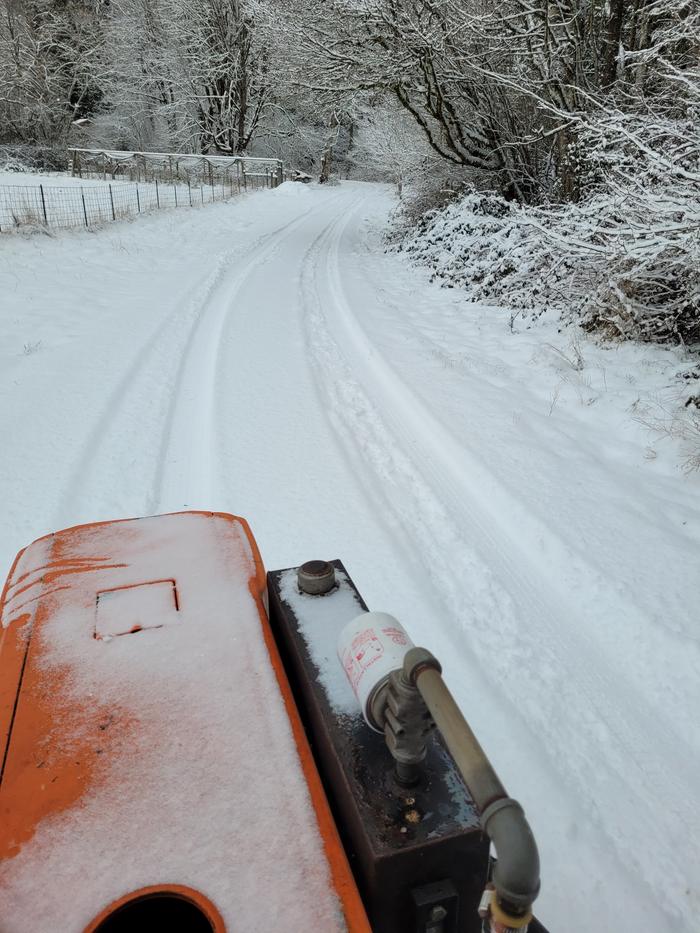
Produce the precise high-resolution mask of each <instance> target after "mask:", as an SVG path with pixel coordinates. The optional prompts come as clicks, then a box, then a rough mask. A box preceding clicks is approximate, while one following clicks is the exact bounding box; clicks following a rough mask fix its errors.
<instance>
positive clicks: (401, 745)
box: [380, 670, 435, 786]
mask: <svg viewBox="0 0 700 933" xmlns="http://www.w3.org/2000/svg"><path fill="white" fill-rule="evenodd" d="M382 700H383V703H384V708H383V710H382V711H381V713H380V715H381V719H380V722H381V721H383V722H384V738H385V740H386V744H387V748H388V749H389V751H390V752H391V754H392V756H393V758H394V761H395V762H396V778H397V780H398V781H399V783H401V784H404V785H406V786H411V785H412V784H415V783H416V782H417V781H418V780H419V778H420V766H421V764H422V763H423V761H424V760H425V756H426V741H427V738H428V736H429V735H430V733H431V731H432V730H433V728H434V727H435V723H434V722H433V720H432V717H431V715H430V713H429V712H428V707H427V706H426V705H425V703H424V702H423V698H422V697H421V695H420V693H419V692H418V690H417V689H416V687H415V686H414V685H413V684H412V683H411V682H410V681H409V680H408V679H407V678H406V675H405V674H404V672H403V671H401V670H397V671H392V673H391V674H390V675H389V680H388V681H387V684H386V689H385V690H384V691H382Z"/></svg>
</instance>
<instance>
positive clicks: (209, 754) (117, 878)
mask: <svg viewBox="0 0 700 933" xmlns="http://www.w3.org/2000/svg"><path fill="white" fill-rule="evenodd" d="M59 541H60V536H57V537H56V538H54V539H51V538H48V539H44V540H43V541H41V542H39V544H38V547H37V549H36V550H34V549H33V548H29V549H27V551H26V552H25V553H24V555H23V557H22V559H21V560H20V562H19V564H18V565H17V567H16V569H15V574H14V576H13V581H19V585H18V586H16V587H11V588H10V590H9V599H8V606H7V611H8V614H9V615H10V616H11V617H12V618H13V619H14V620H15V621H19V620H20V619H22V620H23V621H26V618H27V614H26V612H22V611H21V612H19V613H14V612H13V603H17V605H18V606H19V605H20V604H21V601H22V599H23V596H24V598H25V599H26V597H27V596H29V597H31V596H36V597H41V598H40V599H36V600H35V601H34V605H37V604H38V603H40V602H43V603H44V605H45V606H46V605H48V606H49V618H48V620H46V621H42V622H41V623H39V622H38V621H36V622H35V627H34V633H33V636H32V639H39V640H40V643H41V647H42V651H41V652H37V651H35V650H34V647H33V646H34V641H32V648H31V649H30V660H29V661H28V664H27V668H28V669H29V667H30V665H32V664H34V663H35V662H34V661H33V660H32V658H37V657H38V658H40V659H41V660H40V661H39V663H40V665H41V667H40V668H39V669H38V673H39V676H40V677H45V678H46V682H47V683H53V682H54V681H53V680H52V677H53V676H54V675H55V674H57V673H58V672H60V674H61V679H60V683H61V684H62V685H63V689H62V692H61V693H60V694H59V695H56V696H55V697H54V698H53V702H55V707H56V722H57V724H58V728H59V730H60V728H61V726H62V724H63V722H64V720H63V719H62V718H61V717H62V716H63V714H64V711H65V712H66V713H73V714H74V711H75V710H76V709H83V708H85V709H87V710H90V709H93V708H94V707H95V706H99V707H100V709H101V710H102V711H104V713H105V718H104V724H103V725H104V729H103V726H102V725H101V726H100V730H102V731H100V732H99V733H98V734H97V738H95V736H93V737H92V743H93V745H94V744H95V742H96V741H98V740H99V742H102V743H104V748H105V753H104V754H102V755H100V756H99V758H98V759H96V760H97V761H98V764H97V765H96V768H95V769H94V770H93V773H92V775H91V780H90V782H89V785H88V787H87V789H86V791H85V792H84V793H83V795H82V797H81V798H80V800H79V801H78V802H77V804H76V805H74V806H73V807H71V808H70V809H68V810H64V811H63V812H60V813H57V814H55V815H53V816H50V817H47V818H45V819H43V820H42V821H40V822H39V823H38V825H37V826H36V828H35V832H34V834H33V836H32V837H31V838H29V839H28V840H27V841H26V842H25V843H24V844H23V845H21V846H20V847H19V851H18V852H17V854H16V855H15V856H14V857H13V858H8V859H7V860H6V862H5V865H4V868H3V885H2V892H1V893H0V908H1V913H2V930H3V933H18V931H23V933H24V931H27V930H36V931H43V930H49V929H53V928H55V923H56V920H57V918H59V917H62V918H63V919H64V921H65V922H63V921H62V922H61V924H60V926H61V928H62V929H65V930H71V931H72V930H79V929H83V928H84V926H85V925H86V924H87V923H88V922H89V921H90V920H91V919H92V918H93V917H94V916H95V915H96V914H97V913H98V912H99V910H100V909H102V908H103V907H104V906H105V905H106V904H108V903H110V902H111V901H112V900H114V899H116V898H118V897H120V896H122V895H124V894H126V893H128V892H129V891H132V890H135V889H138V888H141V887H143V886H146V885H154V884H166V883H167V884H173V883H175V884H186V885H188V886H190V887H194V888H195V889H198V890H200V891H201V892H202V893H203V894H205V895H206V896H207V897H209V898H210V899H211V900H212V901H213V902H214V903H215V904H216V905H217V906H218V907H219V909H220V911H221V913H222V915H223V917H224V920H225V921H226V922H227V924H230V929H232V930H246V931H254V930H261V931H262V930H285V931H300V933H301V931H306V930H309V929H313V930H323V931H326V930H328V931H333V930H342V929H344V928H345V927H344V921H343V920H342V919H341V918H340V911H339V909H338V903H337V899H336V896H335V894H334V892H333V888H332V885H331V883H330V878H329V870H328V866H327V862H326V858H325V855H324V851H323V846H322V842H321V838H320V835H319V832H318V828H317V823H316V817H315V814H314V811H313V808H312V806H311V803H310V799H309V796H308V791H307V787H306V784H305V780H304V777H303V774H302V771H301V767H300V764H299V761H298V754H297V749H296V745H295V742H294V739H293V736H292V734H291V730H290V725H289V721H288V718H287V715H286V712H285V709H284V706H283V701H282V698H281V696H280V693H279V689H278V686H277V681H276V677H275V673H274V670H273V669H272V667H271V665H270V660H269V657H268V652H267V648H266V645H265V643H264V640H263V634H262V628H261V622H260V617H259V614H258V607H257V606H256V603H255V600H254V599H253V597H252V595H251V592H250V589H249V578H250V576H251V572H252V570H254V565H253V560H252V553H251V549H250V544H249V542H248V539H247V537H246V535H245V532H244V529H243V526H242V525H240V524H236V523H233V522H231V521H228V520H224V519H221V518H213V517H211V516H209V515H202V514H199V513H191V514H187V515H170V516H160V517H157V518H152V519H141V520H137V521H128V522H119V523H116V524H113V525H103V526H99V527H98V529H97V530H95V528H92V529H91V528H89V527H88V528H85V529H78V530H77V531H74V532H71V536H70V537H69V538H66V539H63V543H62V544H59ZM66 541H68V542H69V544H68V546H67V545H66ZM86 555H87V556H91V555H92V556H91V559H90V560H88V561H84V562H83V564H80V563H76V561H79V560H80V559H82V558H85V557H86ZM96 558H101V559H96ZM47 565H50V567H51V572H52V573H54V574H56V573H58V576H57V577H54V578H53V582H50V583H49V584H48V587H54V586H55V585H56V584H58V585H61V583H66V582H67V580H68V579H69V578H70V580H71V586H70V588H66V589H63V590H62V591H60V592H59V591H58V590H54V592H53V593H47V592H46V591H47V583H46V582H45V580H46V577H47V572H46V566H47ZM76 568H78V569H77V571H76ZM61 573H63V577H62V578H61ZM68 574H69V576H68ZM171 580H174V581H176V584H177V602H176V603H175V602H174V600H173V587H172V584H171V582H170V581H171ZM162 581H167V582H166V583H163V582H162ZM150 582H154V583H156V586H155V587H152V588H151V589H150V590H149V587H148V586H144V585H145V584H148V583H150ZM26 586H29V587H30V590H26V589H25V590H24V594H22V593H20V592H19V591H20V590H22V589H23V588H24V587H26ZM120 588H123V589H120ZM42 590H43V591H44V595H43V596H42ZM139 590H141V591H142V592H144V591H145V592H147V593H148V594H149V597H150V598H149V601H148V606H147V608H148V612H149V627H146V625H144V626H143V629H142V630H141V631H136V632H134V633H127V634H119V633H118V632H117V631H112V637H110V638H104V637H102V638H100V637H96V635H97V633H96V632H95V618H96V606H98V605H100V604H102V603H103V602H104V600H103V599H99V600H97V599H96V597H97V594H98V593H101V592H104V591H109V592H110V593H111V594H112V596H111V600H112V601H113V602H112V605H113V607H115V608H116V605H117V601H118V600H119V599H121V600H123V601H124V606H125V607H126V609H128V613H127V614H128V615H129V619H128V620H127V621H129V622H131V621H133V618H134V611H135V607H136V596H135V594H136V593H137V592H138V591H139ZM13 593H17V594H19V595H15V596H13ZM118 594H121V596H119V595H118ZM124 594H126V595H124ZM165 597H167V598H165ZM108 602H109V600H108ZM110 611H111V610H110ZM175 615H176V616H177V617H178V618H177V622H176V623H175V622H174V621H173V618H174V616H175ZM103 621H104V620H103ZM115 621H116V620H115V619H113V618H112V617H111V616H110V617H108V618H107V623H108V627H109V626H111V628H112V629H114V625H113V623H114V622H115ZM143 621H144V620H143V619H142V620H141V622H143ZM35 670H36V668H35ZM76 718H77V720H78V727H77V730H75V731H76V732H77V733H78V734H75V735H71V740H73V739H74V740H75V741H76V742H82V741H84V739H85V738H86V736H85V735H80V734H79V733H80V721H81V720H80V717H79V716H78V717H76ZM87 722H88V725H86V726H85V727H84V729H88V728H90V725H89V723H90V719H89V716H88V717H87ZM110 730H114V734H115V735H116V734H119V736H123V737H124V740H121V739H120V740H119V741H114V740H111V739H110V736H109V733H110ZM50 753H51V752H50V750H49V754H50ZM66 892H70V895H69V897H67V896H66Z"/></svg>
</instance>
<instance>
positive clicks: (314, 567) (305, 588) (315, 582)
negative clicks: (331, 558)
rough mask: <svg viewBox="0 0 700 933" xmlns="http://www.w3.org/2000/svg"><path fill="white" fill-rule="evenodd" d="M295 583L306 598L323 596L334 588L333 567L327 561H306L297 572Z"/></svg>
mask: <svg viewBox="0 0 700 933" xmlns="http://www.w3.org/2000/svg"><path fill="white" fill-rule="evenodd" d="M297 583H298V584H299V589H300V590H301V592H302V593H306V594H307V595H308V596H324V595H325V594H326V593H330V591H331V590H332V589H334V588H335V586H336V580H335V567H334V566H333V564H329V563H328V561H327V560H308V561H307V562H306V563H305V564H302V565H301V567H300V568H299V569H298V570H297Z"/></svg>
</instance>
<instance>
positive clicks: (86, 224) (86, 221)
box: [80, 188, 90, 227]
mask: <svg viewBox="0 0 700 933" xmlns="http://www.w3.org/2000/svg"><path fill="white" fill-rule="evenodd" d="M80 197H81V198H82V199H83V217H84V218H85V226H86V227H89V226H90V225H89V224H88V219H87V207H85V192H84V191H83V189H82V188H81V189H80Z"/></svg>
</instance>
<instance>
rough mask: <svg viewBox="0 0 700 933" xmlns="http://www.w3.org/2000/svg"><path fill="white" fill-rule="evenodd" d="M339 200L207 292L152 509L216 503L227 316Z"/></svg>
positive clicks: (170, 419) (286, 229) (276, 236)
mask: <svg viewBox="0 0 700 933" xmlns="http://www.w3.org/2000/svg"><path fill="white" fill-rule="evenodd" d="M338 200H340V195H336V196H335V197H333V198H329V199H327V200H324V201H323V202H322V203H321V204H320V205H319V206H314V207H312V208H311V209H310V210H307V211H305V212H304V213H303V214H302V215H301V216H299V217H296V218H294V219H293V220H291V221H290V222H289V223H287V224H284V225H283V226H282V227H280V228H278V229H277V230H276V231H274V233H273V234H270V235H269V236H267V237H266V238H265V241H264V243H263V244H262V245H261V246H259V248H258V249H257V250H255V252H252V253H251V254H249V255H248V257H247V259H246V264H245V266H244V267H243V268H241V269H238V270H237V271H236V272H235V273H234V274H231V275H228V276H224V277H220V278H219V280H217V282H216V283H215V286H214V287H213V288H212V289H210V290H209V292H208V294H207V297H206V300H205V302H204V305H203V310H202V312H201V313H200V315H199V317H198V319H197V321H196V323H195V325H194V327H193V329H192V332H191V336H190V339H189V341H188V345H187V349H186V351H185V353H184V355H183V356H182V358H181V361H180V366H179V370H178V374H177V378H176V380H175V391H174V393H173V397H172V402H171V405H170V408H169V412H168V416H167V420H166V426H165V432H164V435H163V444H162V446H161V451H160V455H159V457H158V470H157V473H156V478H155V483H154V487H153V491H152V495H151V502H152V507H151V510H152V511H164V510H175V509H179V508H188V507H194V506H197V504H199V507H202V508H208V507H209V503H211V502H213V501H214V496H215V492H216V490H215V483H214V479H213V472H214V469H213V461H214V458H215V451H214V438H215V435H216V423H215V399H216V383H217V373H218V370H219V367H220V365H221V360H220V343H221V335H222V332H223V330H224V327H225V324H226V320H227V317H228V314H229V313H230V311H231V310H232V308H233V305H234V303H235V300H236V298H237V296H238V295H239V294H240V292H241V290H242V289H243V288H244V286H245V285H246V284H247V283H248V281H249V279H250V278H251V276H252V275H253V274H254V273H255V272H257V271H258V270H259V269H260V267H261V266H262V265H263V264H264V263H265V262H267V261H268V260H270V258H271V257H272V256H273V255H274V254H275V253H276V252H277V251H278V250H279V249H280V248H281V247H282V246H283V244H284V242H285V240H287V239H288V238H289V237H291V236H292V235H293V233H294V232H295V231H296V230H297V228H298V227H300V226H301V225H302V224H303V223H304V222H305V221H306V220H307V219H308V217H309V215H310V214H312V213H315V212H318V211H319V210H325V209H326V208H327V207H328V206H329V205H332V204H334V203H335V202H336V201H338Z"/></svg>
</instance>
